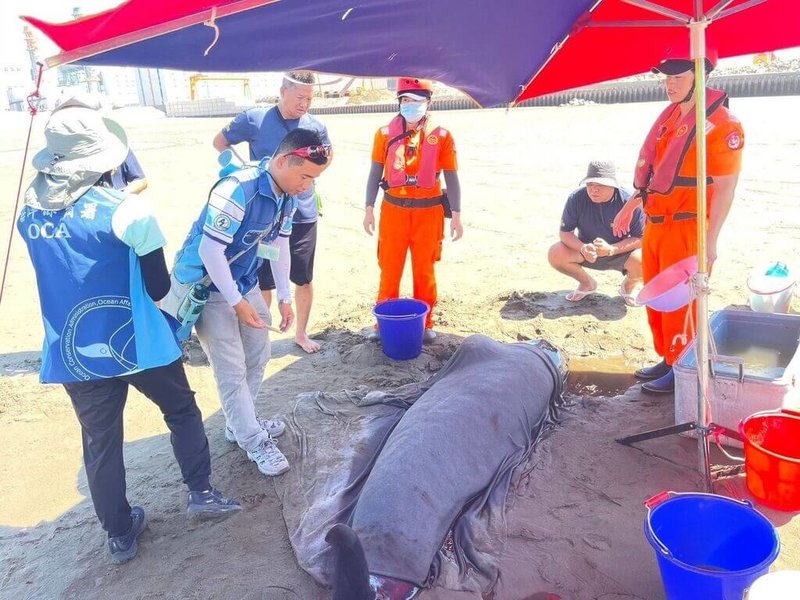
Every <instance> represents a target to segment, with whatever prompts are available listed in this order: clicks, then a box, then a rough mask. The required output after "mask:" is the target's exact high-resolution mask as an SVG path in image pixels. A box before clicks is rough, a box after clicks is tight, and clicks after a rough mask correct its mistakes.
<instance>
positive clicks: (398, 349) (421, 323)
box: [372, 298, 430, 360]
mask: <svg viewBox="0 0 800 600" xmlns="http://www.w3.org/2000/svg"><path fill="white" fill-rule="evenodd" d="M429 310H430V307H429V306H428V305H427V304H426V303H425V302H422V301H421V300H415V299H413V298H397V299H394V300H385V301H383V302H379V303H378V304H377V305H376V306H375V308H374V309H373V311H372V313H373V314H374V315H375V318H376V319H377V320H378V331H379V332H380V335H381V348H382V349H383V353H384V354H385V355H386V356H388V357H389V358H393V359H394V360H410V359H412V358H417V357H418V356H419V355H420V354H421V353H422V339H423V334H424V333H425V317H426V316H427V315H428V311H429Z"/></svg>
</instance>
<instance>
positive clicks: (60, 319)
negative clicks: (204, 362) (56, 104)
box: [17, 107, 241, 563]
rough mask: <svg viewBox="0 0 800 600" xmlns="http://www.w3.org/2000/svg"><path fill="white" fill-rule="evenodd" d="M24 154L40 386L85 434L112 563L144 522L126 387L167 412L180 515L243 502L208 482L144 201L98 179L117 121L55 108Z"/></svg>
mask: <svg viewBox="0 0 800 600" xmlns="http://www.w3.org/2000/svg"><path fill="white" fill-rule="evenodd" d="M45 137H46V139H47V147H46V148H45V149H44V150H42V151H41V152H39V153H37V154H36V156H34V158H33V166H34V168H35V169H36V170H37V174H36V176H35V178H34V180H33V182H32V183H31V185H30V187H29V188H28V189H27V191H26V192H25V207H24V208H23V210H22V211H21V213H20V217H19V220H18V222H17V228H18V230H19V232H20V234H21V235H22V237H23V239H24V240H25V243H26V245H27V248H28V253H29V255H30V258H31V262H32V263H33V268H34V271H35V273H36V285H37V288H38V292H39V303H40V306H41V311H42V320H43V322H44V332H45V340H44V345H43V348H42V368H41V372H40V379H41V381H42V383H60V384H62V385H63V386H64V388H65V389H66V392H67V394H68V395H69V397H70V399H71V400H72V405H73V408H74V409H75V414H76V415H77V417H78V421H79V422H80V426H81V433H82V437H83V460H84V466H85V468H86V479H87V480H88V483H89V493H90V495H91V497H92V503H93V504H94V509H95V513H96V514H97V517H98V519H99V520H100V524H101V525H102V527H103V529H105V530H106V532H107V533H108V549H109V552H110V553H111V560H112V562H114V563H122V562H126V561H128V560H131V559H132V558H133V557H134V556H136V553H137V549H138V542H137V540H138V537H139V535H140V534H141V533H142V531H143V530H144V528H145V526H146V524H147V520H146V518H145V513H144V510H143V509H142V508H141V507H138V506H134V507H131V506H130V504H128V500H127V497H126V484H125V462H124V460H123V451H122V446H123V410H124V408H125V401H126V398H127V395H128V388H129V387H130V386H132V387H134V388H136V389H137V390H139V391H140V392H141V393H142V394H143V395H144V396H146V397H147V398H149V399H150V400H152V401H153V402H154V403H155V404H156V405H158V407H159V409H160V410H161V412H162V413H163V415H164V421H165V422H166V424H167V427H169V430H170V432H171V434H172V435H171V436H170V442H171V443H172V448H173V451H174V453H175V458H176V459H177V461H178V464H179V466H180V469H181V474H182V476H183V481H184V483H185V484H186V485H187V487H188V488H189V495H188V502H187V515H188V516H189V517H198V516H199V517H219V516H224V515H227V514H231V513H234V512H237V511H239V510H241V505H240V504H239V503H238V502H237V501H235V500H231V499H229V498H226V497H225V496H223V495H222V494H221V493H220V492H219V491H218V490H215V489H214V488H212V487H211V484H210V482H209V477H210V474H211V459H210V456H209V451H208V440H207V439H206V434H205V430H204V428H203V417H202V415H201V414H200V410H199V409H198V407H197V404H196V403H195V398H194V392H192V390H191V388H190V387H189V383H188V381H187V380H186V374H185V373H184V370H183V364H182V362H181V350H180V346H179V345H178V342H177V340H176V339H175V335H174V333H173V329H172V326H171V324H170V323H169V322H168V320H167V317H166V316H165V315H164V313H162V312H161V311H160V310H159V309H158V307H157V306H156V302H157V301H158V300H161V299H162V298H163V297H164V296H165V294H166V292H167V290H168V289H169V274H168V271H167V265H166V262H165V260H164V250H163V247H164V245H165V244H166V240H165V239H164V236H163V235H162V233H161V230H160V229H159V227H158V223H157V222H156V220H155V217H154V216H153V214H152V212H151V211H150V207H149V205H148V204H147V202H146V200H145V199H144V198H142V197H139V196H132V195H129V194H126V193H124V192H120V191H117V190H111V189H106V188H104V187H102V186H100V185H99V181H100V179H101V177H102V176H103V175H104V174H108V173H109V172H110V171H111V170H112V169H114V168H116V167H117V166H119V165H120V164H121V163H122V161H123V160H124V159H125V156H126V155H127V154H128V145H127V138H126V136H125V133H124V131H123V130H122V128H121V127H120V126H119V124H117V123H116V122H115V121H112V120H111V119H108V118H105V117H103V116H102V115H101V114H100V113H99V112H98V111H96V110H94V109H92V108H85V107H72V108H69V109H68V110H59V111H54V113H53V115H52V116H51V117H50V120H49V121H48V123H47V125H46V127H45Z"/></svg>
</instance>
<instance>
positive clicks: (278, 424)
mask: <svg viewBox="0 0 800 600" xmlns="http://www.w3.org/2000/svg"><path fill="white" fill-rule="evenodd" d="M256 421H258V424H259V425H261V429H262V430H263V431H266V432H267V433H268V434H269V436H270V437H274V438H276V437H279V436H280V435H281V434H282V433H283V432H284V430H285V429H286V425H285V424H284V422H283V421H278V420H270V419H265V418H263V417H256ZM225 439H226V440H228V441H229V442H230V443H232V444H235V443H236V435H235V434H234V433H233V429H231V428H230V427H228V426H227V425H226V426H225Z"/></svg>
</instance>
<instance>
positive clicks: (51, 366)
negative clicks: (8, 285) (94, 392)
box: [17, 187, 181, 383]
mask: <svg viewBox="0 0 800 600" xmlns="http://www.w3.org/2000/svg"><path fill="white" fill-rule="evenodd" d="M17 228H18V229H19V232H20V234H21V235H22V237H23V238H24V239H25V243H26V244H27V246H28V253H29V254H30V257H31V262H32V263H33V268H34V271H35V272H36V285H37V287H38V291H39V301H40V304H41V309H42V320H43V322H44V334H45V339H44V345H43V347H42V368H41V371H40V379H41V381H42V382H43V383H67V382H74V381H89V380H93V379H107V378H110V377H118V376H121V375H129V374H131V373H136V372H139V371H143V370H145V369H151V368H154V367H160V366H164V365H167V364H169V363H171V362H174V361H175V360H177V359H178V358H180V356H181V349H180V347H179V346H178V342H177V340H176V339H175V335H174V333H173V330H172V328H171V327H170V325H169V323H168V321H167V318H166V317H165V316H164V313H162V312H161V311H160V310H159V309H158V307H157V306H156V304H155V302H154V301H153V299H152V298H150V296H149V295H148V294H147V290H146V288H145V283H144V278H143V276H142V271H141V263H140V261H139V257H140V256H144V255H145V254H149V253H151V252H153V251H155V250H158V249H159V248H162V247H163V246H164V245H165V243H166V241H165V239H164V236H163V235H162V233H161V230H160V229H159V227H158V223H157V222H156V220H155V217H154V216H153V215H152V213H151V212H150V207H149V205H148V204H147V201H146V199H144V198H143V197H141V196H133V195H127V194H124V193H121V192H117V191H115V190H107V189H103V188H99V187H93V188H91V189H90V190H89V191H88V192H86V193H85V194H84V195H83V196H81V197H80V198H79V199H78V201H77V202H75V203H74V204H72V205H71V206H69V207H67V208H66V209H62V210H57V211H54V210H41V209H37V208H32V207H25V208H24V209H23V210H22V212H21V214H20V217H19V220H18V222H17Z"/></svg>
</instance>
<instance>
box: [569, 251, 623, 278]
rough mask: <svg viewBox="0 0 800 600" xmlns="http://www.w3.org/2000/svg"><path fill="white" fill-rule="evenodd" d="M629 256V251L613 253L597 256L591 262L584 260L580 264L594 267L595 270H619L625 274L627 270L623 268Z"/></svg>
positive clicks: (589, 267)
mask: <svg viewBox="0 0 800 600" xmlns="http://www.w3.org/2000/svg"><path fill="white" fill-rule="evenodd" d="M631 252H632V251H631ZM630 257H631V253H630V252H625V253H624V254H615V255H614V256H598V257H597V260H596V261H594V262H593V263H590V262H589V261H588V260H584V261H583V262H582V263H581V266H582V267H584V268H586V269H594V270H595V271H619V272H620V273H622V274H623V275H627V273H628V272H627V271H626V270H625V263H626V262H628V259H629V258H630Z"/></svg>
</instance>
